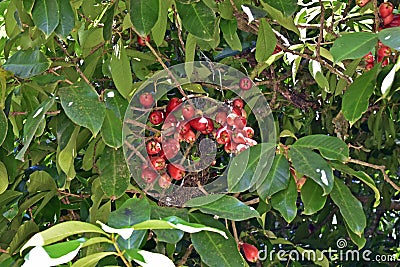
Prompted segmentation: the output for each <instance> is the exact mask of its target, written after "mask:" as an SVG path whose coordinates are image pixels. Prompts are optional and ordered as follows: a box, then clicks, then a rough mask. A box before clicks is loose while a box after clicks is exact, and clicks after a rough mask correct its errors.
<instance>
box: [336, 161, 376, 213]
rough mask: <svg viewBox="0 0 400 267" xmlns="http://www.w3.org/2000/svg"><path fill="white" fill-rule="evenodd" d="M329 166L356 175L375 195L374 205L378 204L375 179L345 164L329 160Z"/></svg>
mask: <svg viewBox="0 0 400 267" xmlns="http://www.w3.org/2000/svg"><path fill="white" fill-rule="evenodd" d="M331 166H332V167H333V168H334V169H336V170H338V171H341V172H344V173H347V174H348V175H351V176H354V177H357V178H358V179H360V181H362V182H363V183H365V184H366V185H367V186H368V187H369V188H371V189H372V191H373V192H374V195H375V202H374V207H378V206H379V204H380V202H381V193H380V192H379V189H378V188H377V187H376V184H375V181H374V180H373V179H372V178H371V177H370V176H369V175H368V174H367V173H365V172H363V171H356V170H354V169H352V168H350V167H349V166H347V165H344V164H340V163H335V162H331Z"/></svg>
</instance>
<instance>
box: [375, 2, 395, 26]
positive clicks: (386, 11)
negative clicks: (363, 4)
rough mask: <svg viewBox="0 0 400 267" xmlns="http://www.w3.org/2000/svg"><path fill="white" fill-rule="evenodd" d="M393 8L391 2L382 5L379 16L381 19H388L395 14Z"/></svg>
mask: <svg viewBox="0 0 400 267" xmlns="http://www.w3.org/2000/svg"><path fill="white" fill-rule="evenodd" d="M393 8H394V7H393V4H392V3H390V2H385V3H382V4H381V5H380V6H379V15H380V16H381V18H386V17H387V16H389V15H390V14H393ZM385 25H386V24H385Z"/></svg>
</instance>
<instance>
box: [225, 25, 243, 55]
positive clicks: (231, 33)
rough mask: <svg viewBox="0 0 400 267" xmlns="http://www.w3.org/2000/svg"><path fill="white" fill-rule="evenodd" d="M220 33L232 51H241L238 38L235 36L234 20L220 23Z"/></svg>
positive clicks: (235, 26)
mask: <svg viewBox="0 0 400 267" xmlns="http://www.w3.org/2000/svg"><path fill="white" fill-rule="evenodd" d="M220 27H221V31H222V33H223V35H224V39H225V41H226V42H227V44H228V45H229V46H230V47H231V49H232V50H237V51H241V50H242V44H241V43H240V39H239V36H238V34H237V32H236V31H237V21H236V20H224V19H222V20H221V22H220Z"/></svg>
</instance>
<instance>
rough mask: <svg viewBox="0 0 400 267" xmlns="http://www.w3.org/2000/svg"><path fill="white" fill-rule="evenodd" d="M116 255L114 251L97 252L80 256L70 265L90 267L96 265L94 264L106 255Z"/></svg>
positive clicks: (73, 266)
mask: <svg viewBox="0 0 400 267" xmlns="http://www.w3.org/2000/svg"><path fill="white" fill-rule="evenodd" d="M112 255H114V256H117V253H116V252H98V253H93V254H90V255H88V256H86V257H83V258H80V259H79V260H77V261H76V262H74V263H73V264H72V267H92V266H96V264H97V263H98V262H99V261H100V260H101V259H103V258H105V257H108V256H112Z"/></svg>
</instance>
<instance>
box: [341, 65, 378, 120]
mask: <svg viewBox="0 0 400 267" xmlns="http://www.w3.org/2000/svg"><path fill="white" fill-rule="evenodd" d="M378 68H379V64H377V65H376V66H375V67H374V68H373V69H371V70H370V71H367V72H364V73H363V74H362V75H361V76H359V77H358V78H357V79H355V81H354V82H353V83H352V84H351V85H350V86H349V88H347V90H346V92H345V93H344V96H343V102H342V112H343V115H344V117H345V118H346V119H347V120H348V121H349V122H350V126H352V125H353V124H354V123H355V122H356V121H358V120H359V119H360V118H361V116H362V114H363V113H364V112H365V111H367V108H368V105H369V98H370V97H371V95H372V93H373V91H374V88H375V85H376V76H377V71H378Z"/></svg>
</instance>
